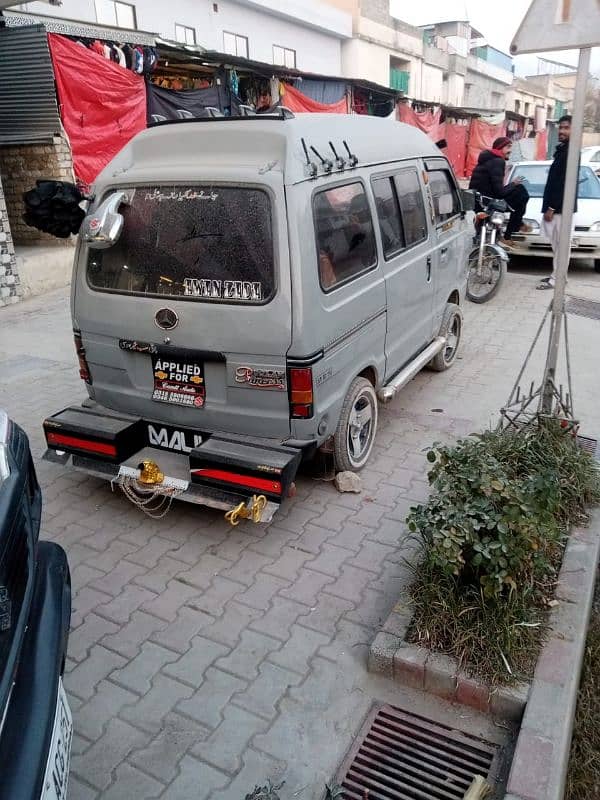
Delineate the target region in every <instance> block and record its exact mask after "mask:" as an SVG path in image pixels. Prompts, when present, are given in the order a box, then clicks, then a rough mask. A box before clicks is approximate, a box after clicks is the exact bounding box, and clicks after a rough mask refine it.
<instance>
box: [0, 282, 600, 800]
mask: <svg viewBox="0 0 600 800" xmlns="http://www.w3.org/2000/svg"><path fill="white" fill-rule="evenodd" d="M535 283H536V275H535V274H534V273H529V274H526V273H523V272H522V273H520V274H515V273H513V274H509V276H508V279H507V281H506V284H505V286H503V288H502V290H501V291H500V294H499V296H498V297H497V298H496V299H495V300H494V301H493V302H492V303H490V304H488V305H485V306H481V307H476V306H467V307H466V308H465V341H464V346H463V349H462V355H461V359H460V360H459V361H458V362H457V364H456V365H455V367H454V368H453V369H452V370H451V371H449V372H448V373H445V374H435V373H432V372H423V373H421V374H420V375H419V376H417V378H416V379H415V380H414V381H413V382H412V383H411V384H410V385H409V386H408V387H407V388H406V389H405V390H404V391H403V392H402V393H401V395H400V396H399V397H398V398H397V399H396V400H395V401H394V402H392V403H391V404H389V405H388V406H386V407H384V408H383V409H382V411H381V419H380V423H381V424H380V431H379V435H378V438H377V444H376V448H375V451H374V455H373V458H372V461H371V463H370V465H369V467H368V468H367V469H366V470H365V471H364V473H363V480H364V490H363V492H362V494H360V495H350V494H348V495H342V494H339V493H337V491H336V490H335V488H334V487H333V486H332V485H331V484H328V483H323V482H319V481H312V480H310V479H308V478H302V479H300V481H299V485H298V494H297V496H296V497H295V498H294V499H293V500H291V501H289V502H288V503H287V504H286V506H285V507H284V508H283V509H282V511H281V512H280V513H279V514H278V515H277V516H276V517H275V519H274V521H273V522H272V524H271V525H270V526H267V527H262V526H252V525H250V524H249V523H247V524H244V525H243V526H242V527H240V528H238V529H236V530H232V529H230V528H229V527H228V526H227V525H226V524H225V523H224V521H223V519H222V516H221V515H220V514H219V513H216V512H214V511H210V510H204V509H199V508H196V507H192V506H187V505H185V504H179V503H175V504H174V507H173V509H172V511H171V513H170V514H169V515H168V516H167V517H166V518H165V519H164V520H161V521H151V520H149V519H147V518H146V517H144V516H143V515H142V514H141V513H140V512H139V511H138V510H137V509H136V508H134V507H133V506H132V505H130V504H129V503H128V502H127V501H126V500H125V499H124V498H123V497H121V496H120V495H118V494H113V493H112V492H111V489H110V486H109V485H108V484H105V483H102V482H101V481H98V480H95V479H91V478H88V477H86V476H84V475H81V474H78V473H76V472H73V471H71V470H70V469H64V468H61V467H60V466H57V465H54V464H48V463H46V462H42V461H41V460H40V456H41V454H42V452H43V440H42V434H41V425H40V423H41V421H42V419H43V417H44V416H46V415H47V414H49V413H51V412H54V411H56V410H57V409H59V408H61V407H64V406H66V405H68V404H71V403H74V402H76V401H77V400H78V399H79V398H82V397H83V394H84V392H83V390H82V386H81V384H80V382H79V379H78V377H77V373H76V367H75V358H74V352H73V347H72V342H71V341H70V320H69V316H68V296H67V293H66V291H58V292H54V293H52V294H49V295H47V296H45V297H43V298H38V299H34V300H29V301H25V302H23V303H22V304H20V305H19V306H14V307H7V308H6V309H2V310H0V365H1V366H2V376H3V377H2V382H1V384H0V405H2V406H4V407H6V408H7V409H8V411H9V413H10V414H11V415H12V416H13V417H14V418H15V419H16V421H17V422H19V423H20V424H22V425H23V426H24V427H25V428H26V429H27V431H28V432H29V434H30V438H31V444H32V449H33V452H34V456H35V458H36V463H37V466H38V470H39V478H40V481H41V484H42V487H43V491H44V498H45V508H44V517H43V525H42V536H44V537H46V538H49V539H53V540H55V541H57V542H60V543H61V544H62V545H63V546H64V547H65V548H66V550H67V552H68V555H69V558H70V562H71V565H72V569H73V589H74V602H73V607H74V611H73V624H72V631H71V637H70V649H69V658H68V662H67V670H66V674H65V685H66V689H67V692H68V694H69V697H70V700H71V704H72V708H73V714H74V722H75V731H76V737H75V742H74V750H73V758H72V777H71V783H70V792H69V798H70V800H99V798H102V800H109V798H110V800H113V798H115V800H116V799H118V800H120V799H121V798H126V797H136V798H138V799H139V800H142V799H143V798H148V799H149V800H150V799H151V798H161V800H175V799H177V800H192V798H193V800H205V798H206V799H208V798H211V800H240V799H241V798H243V797H244V796H245V794H246V793H248V792H249V791H251V790H252V789H253V787H254V785H255V784H256V783H264V782H265V781H266V779H267V778H271V779H272V780H273V781H277V780H281V779H285V780H286V796H289V797H297V798H299V799H300V800H311V799H312V798H316V797H318V796H320V794H321V791H322V787H323V785H324V783H325V781H326V780H330V779H331V777H332V775H333V773H334V772H335V769H336V767H337V765H338V763H339V761H340V760H341V758H342V756H343V755H344V753H345V751H346V749H347V747H348V745H349V743H350V741H351V739H352V737H353V736H354V735H355V733H356V731H357V729H358V727H359V725H360V723H361V721H362V719H363V718H364V715H365V714H366V712H367V711H368V709H369V707H370V705H371V703H372V702H373V700H374V699H385V700H387V701H389V700H394V699H396V700H397V701H400V700H401V699H402V697H403V696H404V695H403V694H402V693H403V692H407V691H408V690H406V689H403V688H400V687H397V686H392V684H391V683H389V682H388V681H387V680H386V679H384V678H381V677H379V676H372V675H369V674H368V673H367V671H366V659H367V653H368V649H369V645H370V643H371V641H372V640H373V638H374V635H375V632H376V631H377V630H378V629H379V627H380V626H381V624H382V623H383V621H384V620H385V619H386V617H387V616H388V614H389V611H390V609H391V608H392V607H393V605H394V604H395V603H396V601H397V599H398V595H399V592H400V590H401V589H402V587H403V586H405V585H406V583H407V582H408V581H409V580H410V571H409V570H408V568H407V566H406V564H405V558H409V559H410V557H411V556H412V555H413V554H414V550H415V548H414V543H413V542H411V541H410V539H409V538H408V536H407V530H406V528H405V525H404V523H403V520H404V518H405V516H406V513H407V511H408V509H409V508H410V506H411V505H412V504H413V503H414V502H417V501H419V500H422V499H423V498H424V497H426V493H427V483H426V461H425V458H424V454H423V448H426V447H427V446H428V445H430V444H431V443H432V442H434V441H450V440H452V439H453V438H455V437H456V436H459V435H462V434H465V433H468V432H470V431H471V430H475V429H480V428H481V427H483V426H486V425H487V424H489V422H490V421H492V420H493V419H494V418H495V414H496V411H497V409H498V408H499V406H500V405H501V404H502V402H503V401H504V400H505V397H506V395H507V393H508V390H509V388H510V385H509V384H510V382H511V379H512V378H513V376H514V375H516V372H517V370H518V367H519V365H520V361H521V359H522V357H523V355H524V353H525V352H526V350H527V348H528V346H529V343H530V341H531V338H532V336H533V333H534V331H535V328H536V326H537V324H538V322H539V320H540V319H541V316H542V314H543V311H544V308H545V306H546V304H547V302H548V301H549V299H550V298H549V297H548V294H547V293H542V292H536V291H534V286H535ZM570 289H571V290H572V291H573V292H574V293H576V294H579V295H583V296H588V297H594V295H595V296H596V297H598V296H599V295H600V275H595V274H594V273H593V272H592V271H591V270H590V269H589V267H587V268H585V269H584V268H579V269H576V270H575V271H574V272H573V273H572V275H571V276H570ZM598 334H599V329H598V323H594V322H593V321H590V320H584V319H581V318H573V320H572V322H571V326H570V335H571V339H572V342H573V344H574V374H575V376H576V386H575V397H576V402H577V410H578V411H579V413H580V414H581V415H582V417H583V418H584V419H585V420H586V423H588V424H587V425H586V426H585V427H586V432H588V433H591V434H592V435H593V434H594V433H598V432H600V416H599V414H600V412H599V411H598V405H597V397H598V393H599V392H600V383H599V377H598V374H597V369H595V367H594V362H593V359H590V357H589V355H588V353H589V347H588V343H589V342H592V341H597V339H598ZM594 370H595V371H594ZM432 409H438V410H437V411H432ZM439 409H442V411H439ZM390 687H391V688H390ZM535 748H536V742H535V741H534V740H532V752H534V751H535ZM540 755H541V757H543V755H544V754H543V753H541V754H540Z"/></svg>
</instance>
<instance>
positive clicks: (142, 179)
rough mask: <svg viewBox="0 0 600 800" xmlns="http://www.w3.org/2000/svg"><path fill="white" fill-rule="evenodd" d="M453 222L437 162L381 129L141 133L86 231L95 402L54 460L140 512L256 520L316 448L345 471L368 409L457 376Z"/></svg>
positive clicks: (226, 127) (80, 290) (119, 160)
mask: <svg viewBox="0 0 600 800" xmlns="http://www.w3.org/2000/svg"><path fill="white" fill-rule="evenodd" d="M465 216H466V215H465V211H464V210H463V207H462V204H461V195H460V191H459V189H458V187H457V185H456V182H455V178H454V175H453V172H452V169H451V167H450V165H449V163H448V161H447V160H446V159H445V158H444V157H443V155H442V154H441V151H440V150H439V149H438V148H437V147H436V146H435V145H434V144H433V143H432V142H431V141H430V140H429V139H428V138H427V137H426V136H425V135H424V134H423V133H422V132H420V131H419V130H417V129H415V128H412V127H409V126H406V125H403V124H401V123H398V122H395V121H391V120H382V119H378V118H373V117H363V116H345V115H344V116H342V115H332V114H305V115H300V116H297V117H294V115H293V114H291V113H290V112H288V111H286V110H282V112H281V115H280V116H272V117H264V116H256V117H241V118H207V119H197V120H182V121H177V122H166V123H159V124H156V125H154V126H153V127H151V128H149V129H148V130H146V131H144V132H142V133H140V134H139V135H138V136H136V137H135V138H134V139H133V140H132V141H131V142H130V143H129V144H128V145H127V146H126V147H125V148H124V149H123V150H122V151H121V152H120V153H119V155H118V156H117V157H116V158H115V159H114V160H113V161H112V162H111V163H110V164H109V165H108V167H106V169H105V170H104V171H103V172H102V174H101V175H100V176H99V178H98V180H97V182H96V184H95V186H94V199H93V200H92V203H91V205H90V208H89V212H88V215H87V217H86V219H85V220H84V223H83V225H82V228H81V231H80V236H79V244H78V249H77V251H76V257H75V268H74V275H73V283H72V299H71V302H72V317H73V327H74V336H75V346H76V349H77V355H78V358H79V365H80V374H81V377H82V379H83V381H84V382H85V386H86V389H87V394H88V397H87V399H85V400H84V402H83V403H82V404H81V405H76V406H72V407H70V408H68V409H65V410H63V411H61V412H59V413H57V414H55V415H54V416H52V417H50V418H49V419H47V420H46V421H45V423H44V428H45V434H46V440H47V444H48V452H47V457H48V458H51V459H53V460H59V461H61V462H63V463H66V462H67V461H69V460H70V461H71V462H72V464H73V466H74V467H77V468H80V469H83V470H86V471H87V472H89V473H91V474H94V475H99V476H102V477H105V478H107V479H110V480H112V481H116V482H117V483H120V484H121V485H122V486H123V487H124V489H126V490H127V491H126V493H127V494H128V496H130V498H131V499H136V498H137V501H139V504H141V505H142V506H144V504H145V503H146V501H148V502H149V498H160V497H169V496H180V497H181V498H182V499H186V500H190V501H192V502H197V503H201V504H206V505H209V506H213V507H217V508H222V509H225V510H229V511H231V510H232V509H238V511H240V510H241V515H242V516H247V515H248V513H249V510H252V516H253V518H254V519H255V520H256V519H257V518H260V519H262V520H263V521H266V520H268V519H270V518H271V516H272V514H273V512H274V511H275V510H276V508H277V507H278V505H279V503H280V502H281V501H282V499H283V498H284V497H286V496H287V495H288V493H289V492H290V489H291V488H292V485H293V481H294V477H295V474H296V471H297V469H298V465H299V463H300V461H301V459H302V457H310V456H311V455H313V454H314V453H315V451H316V450H317V449H318V448H328V449H329V450H330V452H332V453H333V456H334V459H335V467H336V470H338V471H342V470H352V471H356V470H360V469H361V468H362V467H363V466H364V465H365V464H366V463H367V460H368V458H369V455H370V453H371V450H372V448H373V443H374V440H375V437H376V433H377V419H378V401H384V402H385V401H387V400H389V399H391V398H392V397H393V396H394V394H395V393H396V392H397V391H398V390H399V389H400V388H401V387H402V386H404V385H405V384H406V383H407V381H409V380H410V379H411V378H412V377H413V376H414V375H415V374H416V373H417V372H418V371H419V370H420V369H422V368H423V367H425V366H430V367H432V368H433V369H435V370H445V369H447V368H449V367H450V366H451V365H452V363H453V362H454V360H455V358H456V355H457V352H458V348H459V344H460V339H461V335H462V326H463V318H462V313H461V304H462V302H463V298H464V295H465V285H466V264H467V259H466V253H467V250H468V246H469V244H470V241H471V228H472V225H471V223H470V220H467V219H466V218H465ZM144 498H146V499H144ZM258 501H260V502H258ZM234 516H235V515H234ZM230 519H231V521H237V520H234V519H232V518H231V517H230Z"/></svg>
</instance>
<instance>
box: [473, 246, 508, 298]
mask: <svg viewBox="0 0 600 800" xmlns="http://www.w3.org/2000/svg"><path fill="white" fill-rule="evenodd" d="M478 262H479V248H478V247H475V248H473V250H471V252H470V253H469V274H468V277H467V297H468V298H469V300H470V301H471V302H472V303H487V301H488V300H491V299H492V297H493V296H494V295H495V294H496V292H497V291H498V289H499V288H500V285H501V283H502V281H503V280H504V276H505V275H506V261H505V260H504V259H503V258H502V256H500V255H498V252H497V251H496V249H495V248H494V247H492V245H488V244H486V246H485V248H484V251H483V262H482V273H481V276H479V275H477V265H478Z"/></svg>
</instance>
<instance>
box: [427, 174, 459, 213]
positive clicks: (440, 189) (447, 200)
mask: <svg viewBox="0 0 600 800" xmlns="http://www.w3.org/2000/svg"><path fill="white" fill-rule="evenodd" d="M429 187H430V189H431V195H432V197H433V213H434V216H435V224H436V225H440V224H441V223H442V222H446V220H448V219H451V218H452V217H455V216H456V215H457V214H460V200H459V199H458V193H457V191H456V187H455V186H454V181H453V180H452V178H451V177H450V175H449V174H448V172H447V171H446V170H443V169H436V170H432V171H431V172H429Z"/></svg>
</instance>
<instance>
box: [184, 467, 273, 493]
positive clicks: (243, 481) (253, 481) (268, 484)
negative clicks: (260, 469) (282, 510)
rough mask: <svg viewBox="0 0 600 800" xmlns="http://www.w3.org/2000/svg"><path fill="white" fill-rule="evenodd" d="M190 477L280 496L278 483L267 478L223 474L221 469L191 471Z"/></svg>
mask: <svg viewBox="0 0 600 800" xmlns="http://www.w3.org/2000/svg"><path fill="white" fill-rule="evenodd" d="M192 475H196V476H197V477H198V478H209V479H211V480H213V481H224V482H225V483H237V484H239V485H241V486H247V487H248V489H257V490H259V491H263V492H275V493H276V494H281V483H280V481H272V480H268V479H267V478H255V477H254V476H253V475H239V474H238V473H237V472H225V471H224V470H222V469H194V470H192Z"/></svg>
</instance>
